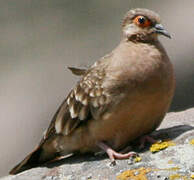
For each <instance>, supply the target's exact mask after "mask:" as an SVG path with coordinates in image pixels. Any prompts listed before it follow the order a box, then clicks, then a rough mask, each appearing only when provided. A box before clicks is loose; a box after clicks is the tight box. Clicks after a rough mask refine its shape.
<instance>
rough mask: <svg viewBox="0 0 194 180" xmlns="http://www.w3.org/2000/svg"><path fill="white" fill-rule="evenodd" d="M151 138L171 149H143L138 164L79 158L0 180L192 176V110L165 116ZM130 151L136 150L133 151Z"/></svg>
mask: <svg viewBox="0 0 194 180" xmlns="http://www.w3.org/2000/svg"><path fill="white" fill-rule="evenodd" d="M152 135H153V136H154V137H155V138H157V139H162V140H163V141H164V140H167V139H168V140H169V139H170V140H171V141H172V142H174V144H175V145H172V146H168V147H166V148H165V149H163V150H161V151H159V152H156V153H151V152H150V151H149V148H147V149H144V151H140V152H139V155H140V157H141V161H140V162H138V163H137V162H134V161H133V160H131V159H130V160H117V161H116V165H115V166H108V165H107V164H110V161H109V159H108V158H107V157H106V155H105V156H102V155H101V156H99V155H98V156H96V157H94V156H91V155H83V156H75V157H70V158H67V159H64V160H62V161H59V162H56V163H54V164H48V165H47V166H45V167H38V168H33V169H30V170H28V171H25V172H22V173H20V174H18V175H14V176H11V175H9V176H6V177H3V178H0V180H25V179H29V180H79V179H83V180H84V179H85V180H87V179H88V180H89V179H92V180H101V179H103V180H104V179H120V180H122V179H125V176H136V177H139V178H140V179H141V177H144V178H147V179H148V180H155V179H159V180H160V179H161V180H164V179H173V178H179V179H184V178H185V179H186V178H188V179H189V178H190V177H191V176H194V161H193V159H194V143H193V142H194V108H191V109H188V110H186V111H183V112H175V113H174V112H171V113H168V114H167V116H166V118H165V119H164V121H163V122H162V124H161V126H160V127H159V128H158V129H157V131H154V132H153V133H152ZM134 149H135V150H137V147H134ZM129 161H130V162H129ZM142 179H143V178H142Z"/></svg>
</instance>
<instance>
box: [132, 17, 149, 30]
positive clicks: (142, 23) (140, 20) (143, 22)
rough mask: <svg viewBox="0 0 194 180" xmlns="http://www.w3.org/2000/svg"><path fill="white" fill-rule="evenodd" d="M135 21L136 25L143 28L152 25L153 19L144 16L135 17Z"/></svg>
mask: <svg viewBox="0 0 194 180" xmlns="http://www.w3.org/2000/svg"><path fill="white" fill-rule="evenodd" d="M133 23H135V24H136V25H138V26H139V27H142V28H145V27H149V26H150V25H151V21H150V20H149V19H147V18H146V17H144V16H137V17H135V19H134V20H133Z"/></svg>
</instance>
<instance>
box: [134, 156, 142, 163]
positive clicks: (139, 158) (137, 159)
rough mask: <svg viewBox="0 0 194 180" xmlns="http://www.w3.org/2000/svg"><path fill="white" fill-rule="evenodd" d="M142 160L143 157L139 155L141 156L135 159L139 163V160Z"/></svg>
mask: <svg viewBox="0 0 194 180" xmlns="http://www.w3.org/2000/svg"><path fill="white" fill-rule="evenodd" d="M141 160H142V158H141V157H139V156H137V157H136V158H135V159H134V161H135V162H136V163H137V162H140V161H141Z"/></svg>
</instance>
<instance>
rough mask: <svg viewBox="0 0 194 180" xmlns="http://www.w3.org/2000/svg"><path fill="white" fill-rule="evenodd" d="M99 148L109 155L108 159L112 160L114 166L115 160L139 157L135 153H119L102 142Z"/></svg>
mask: <svg viewBox="0 0 194 180" xmlns="http://www.w3.org/2000/svg"><path fill="white" fill-rule="evenodd" d="M98 146H99V147H100V148H101V149H102V150H104V151H105V152H106V153H107V154H108V157H109V159H110V160H111V163H114V164H115V159H128V158H129V157H131V156H136V155H137V154H136V153H135V152H128V153H125V154H122V153H118V152H116V151H114V150H113V149H112V148H110V147H109V146H107V145H106V144H105V143H102V142H100V143H98Z"/></svg>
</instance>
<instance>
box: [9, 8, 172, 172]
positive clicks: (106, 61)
mask: <svg viewBox="0 0 194 180" xmlns="http://www.w3.org/2000/svg"><path fill="white" fill-rule="evenodd" d="M122 32H123V36H122V39H121V42H120V44H119V45H118V46H117V47H116V48H115V49H114V50H113V51H112V52H111V53H110V54H108V55H106V56H104V57H103V58H101V59H100V60H98V61H97V62H96V63H95V64H94V65H93V66H91V67H90V68H89V69H87V70H85V69H84V70H82V69H76V68H70V70H71V71H72V72H73V73H74V74H76V75H80V76H82V78H81V80H80V81H79V82H78V83H77V85H76V86H75V88H74V89H73V90H72V91H71V92H70V93H69V95H68V96H67V98H66V99H65V100H64V102H63V103H62V105H61V106H60V107H59V109H58V111H57V112H56V114H55V116H54V117H53V120H52V121H51V124H50V126H49V128H48V129H47V131H46V133H45V135H44V137H43V139H42V140H41V142H40V144H39V145H38V147H37V148H36V149H35V150H34V151H33V152H32V153H31V154H30V155H28V156H27V157H26V158H25V159H24V160H23V161H22V162H21V163H19V164H18V165H17V166H16V167H15V168H13V169H12V170H11V171H10V173H11V174H16V173H19V172H21V171H23V170H26V169H29V168H32V167H35V166H38V165H40V164H42V163H45V162H47V161H50V160H53V159H55V158H58V157H60V156H63V155H67V154H69V153H74V152H81V153H84V152H89V151H90V152H96V151H99V150H100V149H103V150H104V151H106V152H107V154H108V156H109V158H110V159H111V160H114V159H115V158H119V159H122V158H127V157H129V156H131V155H132V153H127V154H119V153H117V152H116V151H115V150H118V149H120V148H121V147H123V146H125V145H126V144H127V143H128V142H130V141H132V140H134V139H136V138H138V137H140V136H142V135H145V134H148V133H150V132H152V131H153V130H154V129H156V128H157V127H158V126H159V124H160V123H161V121H162V119H163V118H164V116H165V114H166V112H167V111H168V108H169V106H170V103H171V100H172V97H173V94H174V87H175V80H174V74H173V68H172V64H171V63H170V61H169V58H168V56H167V54H166V52H165V50H164V48H163V47H162V45H161V44H160V42H159V41H158V34H161V35H165V36H167V37H170V35H169V34H168V33H167V31H165V30H164V28H163V27H162V25H161V24H160V18H159V16H158V15H157V14H156V13H154V12H152V11H150V10H147V9H134V10H131V11H129V12H128V13H127V15H126V16H125V18H124V20H123V24H122ZM113 149H114V150H113Z"/></svg>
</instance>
